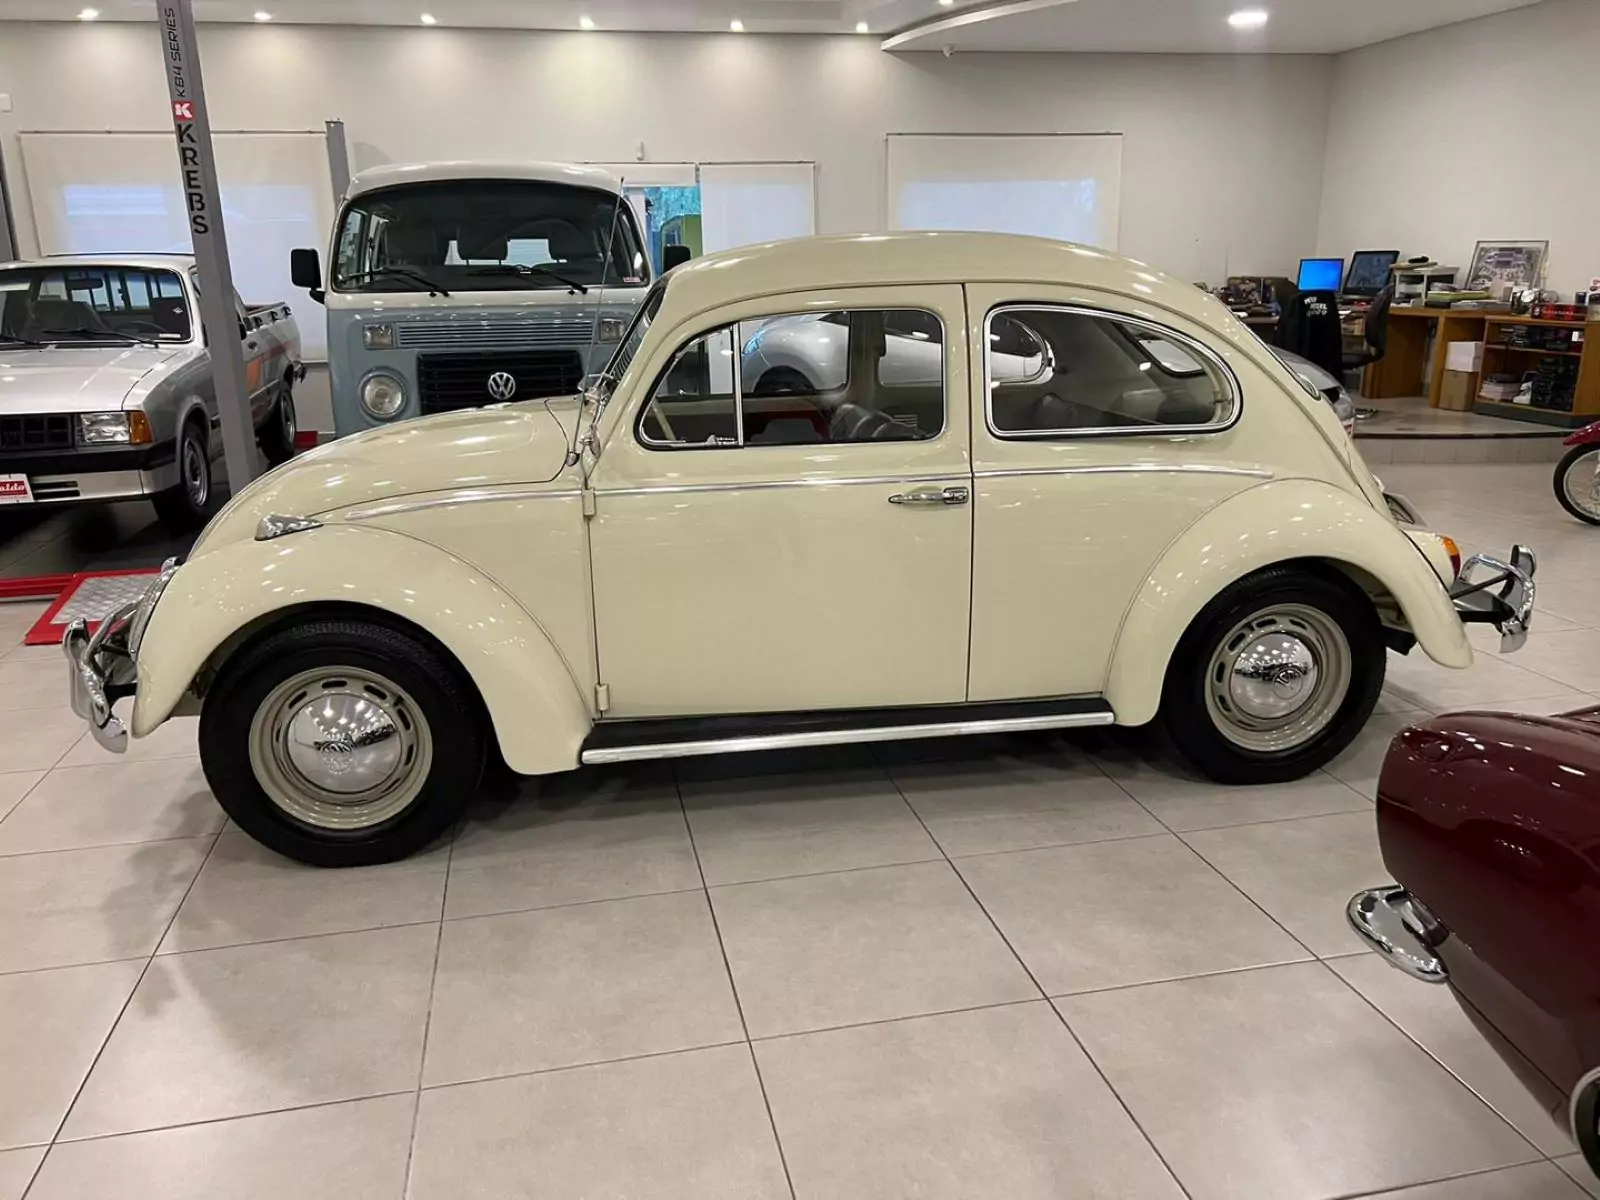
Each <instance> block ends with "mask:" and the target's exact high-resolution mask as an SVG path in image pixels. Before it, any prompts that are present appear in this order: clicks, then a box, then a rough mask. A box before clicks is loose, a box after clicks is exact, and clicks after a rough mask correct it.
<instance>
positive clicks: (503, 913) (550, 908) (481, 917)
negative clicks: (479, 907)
mask: <svg viewBox="0 0 1600 1200" xmlns="http://www.w3.org/2000/svg"><path fill="white" fill-rule="evenodd" d="M720 886H729V887H732V886H738V885H734V884H727V885H720ZM705 890H706V889H705V888H704V887H703V886H700V885H696V886H693V887H682V888H669V889H667V890H666V891H664V892H638V893H630V894H628V895H624V896H600V897H597V898H595V899H593V900H569V901H566V902H564V903H560V904H535V905H532V906H531V907H527V908H507V909H496V910H495V911H494V912H482V913H466V914H463V915H462V916H458V917H445V918H444V924H446V925H460V924H462V923H464V922H466V921H488V920H491V919H493V918H495V917H515V916H521V915H524V914H526V913H541V912H560V911H561V910H562V909H567V908H591V907H593V906H594V905H596V904H620V903H622V902H623V901H626V900H658V899H661V898H662V897H664V896H690V895H693V894H695V893H696V892H702V893H703V892H704V891H705ZM418 923H420V924H427V922H418Z"/></svg>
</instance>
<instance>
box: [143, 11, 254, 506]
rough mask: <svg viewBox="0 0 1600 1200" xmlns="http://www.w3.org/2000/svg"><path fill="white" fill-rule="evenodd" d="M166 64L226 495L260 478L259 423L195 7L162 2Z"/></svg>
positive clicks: (161, 15) (162, 39)
mask: <svg viewBox="0 0 1600 1200" xmlns="http://www.w3.org/2000/svg"><path fill="white" fill-rule="evenodd" d="M158 16H159V19H160V25H161V58H162V64H163V66H164V67H165V69H166V75H167V94H168V96H169V97H170V98H171V100H172V127H173V132H174V133H175V134H176V135H177V141H178V164H179V168H180V170H181V172H182V178H183V194H184V199H185V202H186V203H187V205H188V209H189V233H190V235H191V238H192V239H193V241H194V257H195V264H196V266H197V267H198V268H199V271H200V320H201V323H202V325H203V326H204V328H205V331H206V340H207V343H208V345H209V348H210V351H211V377H212V382H213V385H214V386H215V388H216V395H217V408H218V409H219V410H220V415H221V417H222V448H223V453H224V455H225V457H226V461H227V468H228V487H229V489H230V490H231V491H232V492H233V493H234V494H238V492H239V491H240V490H241V489H243V488H244V486H245V484H247V483H249V482H250V481H251V480H252V479H254V478H255V476H256V465H257V462H258V458H257V455H256V438H255V422H254V420H253V419H252V417H251V413H250V389H249V384H248V382H247V380H246V377H245V367H244V350H243V348H242V346H241V344H240V343H241V342H242V341H243V334H244V331H243V330H242V329H240V327H239V317H240V314H239V312H238V310H237V309H236V308H235V306H234V297H235V292H234V288H233V270H232V268H231V267H230V266H229V264H228V239H227V235H226V233H225V232H224V230H223V224H222V189H221V187H220V186H219V185H218V183H217V160H216V154H215V153H214V151H213V149H212V145H211V121H210V119H209V118H208V117H207V115H206V95H205V84H204V83H203V82H202V80H201V76H200V48H199V42H198V40H197V39H196V37H195V28H194V0H160V4H159V10H158Z"/></svg>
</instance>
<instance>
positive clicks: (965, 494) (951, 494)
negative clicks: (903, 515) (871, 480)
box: [889, 487, 971, 507]
mask: <svg viewBox="0 0 1600 1200" xmlns="http://www.w3.org/2000/svg"><path fill="white" fill-rule="evenodd" d="M970 497H971V493H970V492H969V491H968V490H967V489H966V488H964V487H947V488H925V489H923V490H921V491H916V492H896V493H895V494H894V495H892V496H890V497H889V503H890V504H924V505H931V504H937V505H940V506H941V507H953V506H954V505H957V504H965V503H966V502H967V500H968V499H969V498H970Z"/></svg>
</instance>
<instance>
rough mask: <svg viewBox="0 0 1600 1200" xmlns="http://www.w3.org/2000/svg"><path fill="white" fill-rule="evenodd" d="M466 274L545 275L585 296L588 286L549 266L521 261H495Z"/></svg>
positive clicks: (587, 292)
mask: <svg viewBox="0 0 1600 1200" xmlns="http://www.w3.org/2000/svg"><path fill="white" fill-rule="evenodd" d="M467 274H468V275H521V276H524V277H526V276H529V275H545V276H548V277H549V278H551V279H554V280H555V281H556V282H557V283H564V284H566V285H567V286H568V287H569V288H571V289H572V290H573V291H575V292H577V293H578V294H579V295H582V296H587V295H588V294H589V287H588V285H587V284H583V283H579V282H578V281H577V280H576V279H569V278H568V277H567V276H565V275H563V274H561V272H559V271H552V270H551V269H550V268H549V267H529V266H524V265H523V264H521V263H497V264H495V265H494V266H492V267H474V268H473V269H472V270H470V271H468V272H467Z"/></svg>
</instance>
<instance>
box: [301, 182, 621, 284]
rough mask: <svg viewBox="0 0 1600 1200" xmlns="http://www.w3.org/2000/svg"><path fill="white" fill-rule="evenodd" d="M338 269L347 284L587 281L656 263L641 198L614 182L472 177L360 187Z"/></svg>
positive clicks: (343, 228)
mask: <svg viewBox="0 0 1600 1200" xmlns="http://www.w3.org/2000/svg"><path fill="white" fill-rule="evenodd" d="M613 231H614V232H615V236H614V237H613V236H612V234H613ZM608 241H609V243H610V245H609V249H608V245H607V243H608ZM332 274H333V278H332V283H333V288H334V290H335V291H341V292H428V291H433V290H440V289H442V290H448V291H519V292H521V291H543V290H549V289H560V288H564V289H568V290H576V291H583V290H585V289H587V288H590V287H600V286H605V287H638V286H642V285H643V284H644V283H645V282H646V281H647V279H648V277H649V267H648V266H647V265H646V258H645V250H644V246H643V244H642V242H641V241H640V239H639V234H638V230H637V228H636V227H635V226H634V221H633V212H632V210H631V208H630V207H629V205H628V203H627V202H626V201H625V200H623V199H621V198H620V197H618V196H616V195H614V194H612V193H610V192H605V191H601V190H599V189H596V188H589V187H574V186H572V185H570V184H561V183H543V182H537V181H521V180H485V179H472V180H444V181H440V182H436V183H415V184H406V185H404V186H402V187H394V188H385V189H382V190H380V191H375V192H369V193H367V194H365V195H362V196H359V197H357V198H356V199H355V200H354V201H352V202H351V203H350V205H349V206H348V207H347V208H346V209H345V211H344V215H343V217H342V219H341V221H340V224H339V235H338V240H337V242H336V244H335V250H334V263H333V273H332Z"/></svg>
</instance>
